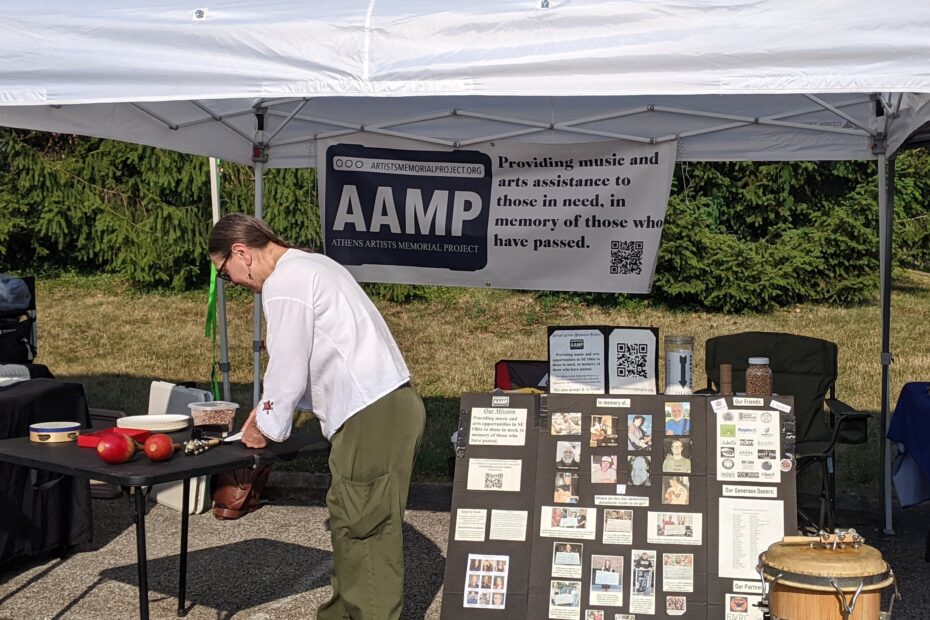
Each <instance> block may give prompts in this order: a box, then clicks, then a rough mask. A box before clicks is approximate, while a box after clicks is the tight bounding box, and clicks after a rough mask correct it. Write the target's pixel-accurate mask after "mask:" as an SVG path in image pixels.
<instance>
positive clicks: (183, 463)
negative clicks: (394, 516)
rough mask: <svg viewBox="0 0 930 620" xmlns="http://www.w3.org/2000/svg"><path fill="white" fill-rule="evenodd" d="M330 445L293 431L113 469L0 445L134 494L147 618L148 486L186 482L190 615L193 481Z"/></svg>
mask: <svg viewBox="0 0 930 620" xmlns="http://www.w3.org/2000/svg"><path fill="white" fill-rule="evenodd" d="M171 436H172V439H174V441H175V442H183V441H185V440H186V439H187V438H188V436H189V433H188V432H186V431H185V432H180V433H174V434H172V435H171ZM325 446H326V442H325V440H323V439H322V437H321V436H320V435H317V434H313V433H294V434H293V435H292V436H291V438H290V439H288V440H287V441H286V442H284V443H269V445H268V447H267V448H264V449H262V450H250V449H249V448H246V447H245V446H243V445H242V444H241V443H239V442H238V441H237V442H231V443H228V444H223V445H221V446H217V447H215V448H212V449H210V450H208V451H207V452H204V453H202V454H196V455H187V454H176V455H175V456H174V457H172V458H171V460H170V461H166V462H163V463H154V462H152V461H150V460H149V459H148V458H146V457H145V455H143V454H141V453H140V454H137V455H136V456H135V457H133V459H132V460H131V461H130V462H128V463H123V464H121V465H108V464H106V463H104V462H103V461H102V460H101V459H100V457H99V456H98V455H97V451H96V450H94V449H92V448H81V447H78V445H77V444H76V443H59V444H39V443H34V442H31V441H29V439H28V438H25V437H20V438H16V439H5V440H2V441H0V462H2V461H6V462H10V463H14V464H16V465H21V466H25V467H30V468H33V469H37V470H45V471H51V472H56V473H60V474H65V475H68V476H74V477H75V478H90V479H94V480H102V481H104V482H109V483H111V484H116V485H119V486H121V487H126V488H130V489H132V490H133V493H132V495H133V496H134V503H133V508H134V514H133V519H134V520H135V524H136V553H137V569H138V573H139V617H140V618H142V620H148V617H149V596H148V595H149V590H148V569H147V564H146V554H145V493H144V492H143V487H150V486H152V485H154V484H158V483H160V482H173V481H176V480H183V481H184V485H183V492H182V500H181V504H182V505H181V553H180V567H179V571H178V574H179V579H178V615H179V616H183V615H185V614H186V613H187V610H186V605H185V587H186V580H187V531H188V521H189V515H188V502H189V498H190V481H191V478H195V477H197V476H206V475H210V474H216V473H219V472H223V471H229V470H231V469H238V468H242V467H257V466H258V465H262V464H266V463H269V462H272V461H275V460H279V459H291V458H294V457H297V456H299V455H301V454H306V453H309V452H314V451H318V450H321V449H324V448H325Z"/></svg>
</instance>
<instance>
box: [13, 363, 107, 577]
mask: <svg viewBox="0 0 930 620" xmlns="http://www.w3.org/2000/svg"><path fill="white" fill-rule="evenodd" d="M36 368H37V370H41V369H45V372H44V373H42V372H38V373H37V374H40V375H42V374H45V375H47V374H50V373H48V370H47V369H46V368H45V367H44V366H41V367H39V366H36ZM50 421H73V422H79V423H80V424H81V426H82V427H85V428H87V427H89V425H90V417H89V415H88V410H87V400H86V399H85V397H84V387H83V386H82V385H81V384H79V383H68V382H64V381H56V380H54V379H46V378H41V379H31V380H28V381H21V382H19V383H14V384H12V385H8V386H3V387H0V439H7V438H13V437H22V438H26V439H23V441H26V442H28V441H29V440H28V436H29V425H30V424H34V423H36V422H50ZM41 447H47V446H41ZM0 505H2V506H3V509H2V510H0V564H3V563H5V562H7V561H9V560H12V559H14V558H17V557H23V556H30V555H39V554H43V553H50V552H66V551H67V550H68V549H69V548H70V547H73V546H75V545H79V544H83V543H86V542H89V541H90V540H91V538H92V535H93V517H92V511H91V498H90V486H89V484H88V481H87V480H86V479H76V478H72V477H70V476H62V475H61V473H53V472H49V471H41V470H31V469H30V468H28V467H23V466H19V465H15V464H7V463H0Z"/></svg>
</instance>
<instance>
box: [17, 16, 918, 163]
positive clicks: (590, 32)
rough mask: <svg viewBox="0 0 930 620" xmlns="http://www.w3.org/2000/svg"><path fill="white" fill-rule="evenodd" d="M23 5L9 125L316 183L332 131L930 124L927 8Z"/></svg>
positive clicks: (707, 145)
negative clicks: (290, 170) (276, 169)
mask: <svg viewBox="0 0 930 620" xmlns="http://www.w3.org/2000/svg"><path fill="white" fill-rule="evenodd" d="M8 4H9V5H10V6H7V7H4V14H5V15H4V20H3V21H2V22H0V125H6V126H11V127H27V128H34V129H42V130H48V131H58V132H67V133H78V134H85V135H95V136H101V137H108V138H115V139H120V140H127V141H131V142H140V143H144V144H151V145H154V146H159V147H165V148H171V149H175V150H179V151H183V152H190V153H197V154H202V155H213V156H217V157H220V158H223V159H227V160H232V161H240V162H244V163H247V162H250V161H251V158H252V147H253V145H254V144H256V143H258V142H262V143H264V144H265V145H266V146H268V147H269V148H268V151H267V153H268V157H269V165H270V166H287V167H296V166H308V165H313V164H314V163H315V162H314V160H315V153H314V149H313V143H314V141H315V139H316V138H317V137H319V136H320V135H329V136H331V135H345V136H346V138H345V139H346V140H347V141H351V140H352V139H353V136H356V139H358V137H357V136H358V134H359V133H361V132H366V131H369V132H375V133H394V134H397V135H399V136H401V137H409V138H411V139H417V140H425V141H427V142H432V143H435V144H436V145H438V146H440V147H442V146H445V147H448V148H456V147H463V146H467V145H469V144H475V143H480V142H482V141H488V140H501V139H510V140H523V141H532V142H549V143H551V142H584V141H590V140H604V139H616V138H620V139H632V140H638V141H640V140H641V141H662V140H670V139H678V140H681V146H680V149H679V155H680V158H681V159H685V160H715V159H717V160H719V159H772V160H789V159H869V158H873V157H874V156H875V151H874V148H873V147H874V145H875V144H876V143H880V142H881V140H880V138H881V137H882V136H885V135H887V145H888V148H889V149H890V150H893V149H895V148H897V147H898V146H899V145H900V144H901V143H902V142H903V141H904V140H905V139H906V138H907V136H908V135H910V133H911V132H913V131H914V130H915V129H917V128H918V127H920V126H921V125H923V124H924V123H925V122H927V121H928V120H930V110H928V104H927V102H928V99H930V97H928V93H930V69H928V68H927V67H928V65H927V63H926V59H927V58H930V38H928V37H926V32H927V27H928V25H930V5H928V4H927V3H926V2H923V1H921V0H901V1H899V2H897V3H896V4H895V5H894V7H893V9H891V8H889V7H888V6H885V5H882V3H875V2H870V1H868V0H825V1H823V2H820V3H816V4H815V5H805V4H803V3H798V2H796V0H756V1H741V0H733V1H724V2H719V1H717V0H714V1H709V0H684V1H678V2H672V1H670V0H666V1H659V2H645V1H638V0H600V1H597V2H592V1H587V0H549V1H548V2H540V0H520V1H517V0H476V1H474V2H470V3H461V2H454V3H453V2H448V1H447V0H438V1H437V0H430V1H429V2H427V1H426V0H402V1H393V2H388V1H386V0H384V1H382V2H379V3H375V2H373V1H370V2H362V1H359V0H338V1H334V0H323V1H321V2H314V3H310V4H306V3H304V4H300V3H297V4H295V3H293V2H290V1H288V0H269V1H268V2H263V3H262V4H261V5H260V7H257V6H256V5H254V4H252V3H247V2H243V1H241V0H218V1H217V2H214V3H210V6H209V8H206V9H202V10H201V9H196V8H192V7H191V5H190V4H189V3H183V2H181V1H180V0H161V1H159V2H153V1H151V0H149V1H147V2H134V3H131V4H129V5H127V4H126V3H125V2H116V1H115V0H101V1H100V2H93V3H90V4H89V5H82V6H80V7H77V6H75V5H74V4H73V3H72V2H70V1H69V0H49V1H48V2H44V3H42V5H41V7H39V8H36V7H32V6H28V5H25V4H21V3H12V2H11V3H8ZM543 4H546V5H547V6H546V7H545V8H544V7H543ZM256 111H263V112H264V132H259V121H258V120H257V117H256Z"/></svg>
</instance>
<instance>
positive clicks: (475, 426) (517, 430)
mask: <svg viewBox="0 0 930 620" xmlns="http://www.w3.org/2000/svg"><path fill="white" fill-rule="evenodd" d="M526 416H527V411H526V409H502V408H499V407H475V408H473V409H472V410H471V427H470V428H469V431H468V443H469V445H472V446H522V445H525V444H526Z"/></svg>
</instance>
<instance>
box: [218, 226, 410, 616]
mask: <svg viewBox="0 0 930 620" xmlns="http://www.w3.org/2000/svg"><path fill="white" fill-rule="evenodd" d="M208 247H209V253H210V260H212V261H213V264H214V265H216V267H217V276H218V277H220V278H222V279H224V280H227V281H229V282H232V283H234V284H239V285H241V286H244V287H246V288H248V289H249V290H251V291H252V292H255V293H261V294H262V310H263V312H264V315H265V320H266V325H267V336H266V346H267V350H268V355H269V360H268V368H267V370H266V371H265V375H264V386H263V387H264V389H263V392H262V396H261V399H260V401H259V404H258V406H256V408H255V409H253V410H252V412H251V413H250V414H249V417H248V419H247V420H246V422H245V424H244V425H243V427H242V443H243V444H245V445H246V446H247V447H249V448H264V447H265V446H266V445H267V444H268V441H269V440H271V441H284V440H286V439H287V438H288V437H289V436H290V434H291V421H292V416H293V413H294V410H295V409H296V408H298V407H299V408H301V409H308V410H311V411H313V413H314V415H315V416H316V417H317V418H318V419H319V420H320V426H321V427H322V429H323V434H324V435H325V436H326V438H327V439H328V440H329V441H330V443H331V444H332V449H331V451H330V456H329V467H330V471H331V473H332V482H331V486H330V489H329V492H328V493H327V496H326V504H327V506H328V508H329V512H330V530H331V538H332V544H333V571H332V579H331V581H332V587H333V595H332V598H331V599H330V600H329V601H328V602H327V603H324V604H323V605H322V606H321V607H320V609H319V610H318V611H317V618H320V619H322V620H326V619H330V618H352V619H366V620H367V619H372V620H375V619H377V620H380V619H382V618H399V617H400V614H401V610H402V607H403V588H404V561H403V538H402V529H403V517H404V509H405V507H406V504H407V492H408V490H409V486H410V475H411V473H412V471H413V461H414V457H415V456H416V453H417V450H418V448H419V444H420V439H421V438H422V436H423V426H424V423H425V411H424V408H423V402H422V401H421V400H420V397H419V395H418V394H417V393H416V391H415V390H414V389H413V387H411V385H410V371H409V370H408V369H407V365H406V363H405V362H404V358H403V356H402V355H401V353H400V350H399V349H398V348H397V344H396V343H395V342H394V338H393V337H392V336H391V332H390V330H389V329H388V327H387V325H386V324H385V322H384V319H383V318H382V317H381V314H380V313H379V312H378V309H377V308H375V306H374V304H373V303H372V302H371V300H370V299H368V296H367V295H365V293H364V291H362V289H361V287H360V286H359V285H358V283H357V282H356V281H355V279H354V278H353V277H352V275H351V274H350V273H349V272H348V271H347V270H346V269H345V268H344V267H343V266H342V265H339V264H338V263H336V262H335V261H333V260H331V259H329V258H327V257H326V256H323V255H321V254H314V253H310V252H305V251H302V250H298V249H295V248H293V247H292V246H291V245H290V244H289V243H288V242H287V241H284V240H283V239H281V237H279V236H278V235H277V234H275V232H274V231H273V230H272V229H271V228H269V227H268V225H267V224H265V223H264V222H262V221H261V220H258V219H256V218H253V217H250V216H248V215H242V214H232V215H227V216H226V217H224V218H222V219H221V220H220V221H219V222H217V223H216V225H215V226H214V227H213V231H212V232H211V233H210V241H209V246H208Z"/></svg>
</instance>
